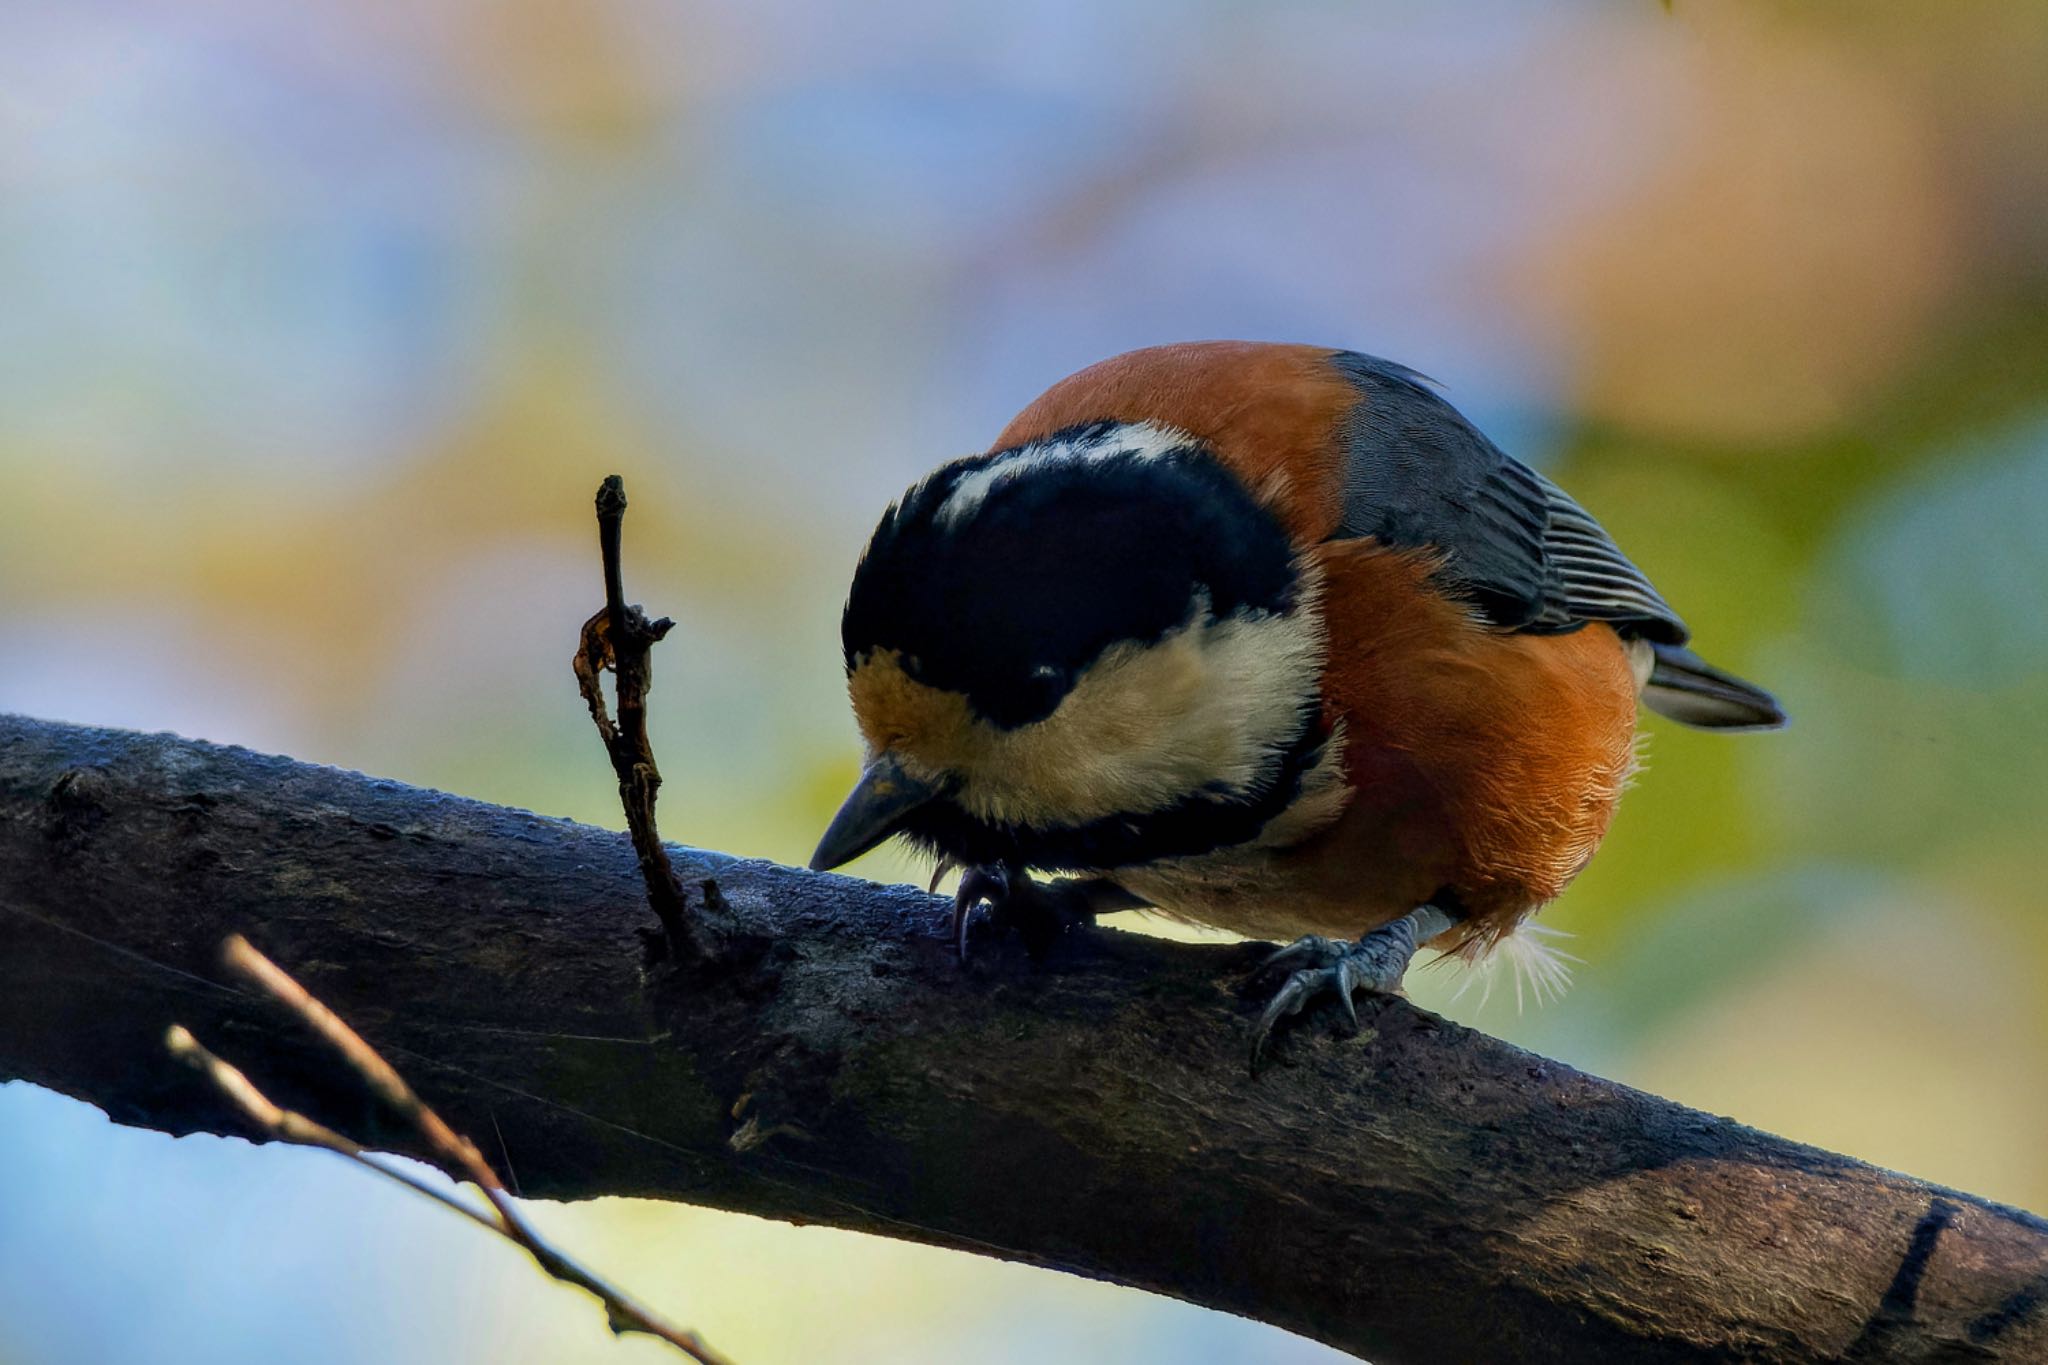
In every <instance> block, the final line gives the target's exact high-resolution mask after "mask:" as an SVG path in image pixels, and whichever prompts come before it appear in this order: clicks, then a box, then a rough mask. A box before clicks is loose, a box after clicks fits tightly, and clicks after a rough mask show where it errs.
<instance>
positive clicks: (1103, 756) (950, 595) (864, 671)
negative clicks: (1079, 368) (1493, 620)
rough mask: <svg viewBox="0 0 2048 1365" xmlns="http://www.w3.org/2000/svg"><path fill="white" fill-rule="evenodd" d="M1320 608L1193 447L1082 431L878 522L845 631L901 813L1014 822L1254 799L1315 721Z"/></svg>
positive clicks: (1160, 432) (1028, 450)
mask: <svg viewBox="0 0 2048 1365" xmlns="http://www.w3.org/2000/svg"><path fill="white" fill-rule="evenodd" d="M1313 596H1314V593H1313V587H1312V585H1311V584H1309V583H1308V582H1306V581H1305V580H1304V577H1303V571H1302V567H1301V564H1300V562H1299V557H1298V553H1297V549H1296V547H1295V546H1294V545H1293V544H1292V542H1291V541H1290V540H1289V538H1288V535H1287V533H1286V530H1285V529H1284V527H1282V525H1281V524H1280V522H1279V521H1278V519H1277V518H1276V517H1275V516H1274V515H1273V513H1272V512H1271V511H1270V510H1269V509H1268V508H1267V507H1265V506H1264V505H1263V504H1262V503H1261V501H1260V500H1259V499H1258V498H1257V497H1255V496H1254V494H1253V492H1252V490H1250V489H1248V488H1247V487H1246V486H1245V485H1244V484H1243V482H1242V481H1240V480H1239V479H1238V478H1237V476H1236V475H1235V474H1233V473H1232V472H1231V471H1230V470H1229V469H1228V468H1227V467H1226V466H1224V465H1223V464H1222V463H1221V462H1219V461H1218V460H1217V459H1215V457H1214V456H1213V455H1212V454H1210V453H1209V452H1208V451H1207V450H1206V449H1204V448H1203V447H1202V446H1201V445H1200V444H1199V443H1197V442H1196V441H1194V440H1193V439H1192V438H1190V437H1187V436H1185V435H1182V434H1180V433H1177V432H1174V431H1172V430H1169V429H1166V428H1162V427H1159V426H1155V425H1152V424H1149V423H1116V422H1096V423H1091V424H1088V425H1085V426H1077V427H1071V428H1068V429H1067V430H1064V431H1061V432H1058V433H1055V434H1054V435H1052V436H1048V437H1046V438H1044V439H1042V440H1038V441H1034V442H1032V443H1030V444H1028V445H1024V446H1019V447H1015V448H1012V449H1006V450H999V451H995V452H992V453H990V454H986V455H977V456H972V457H970V458H967V459H963V460H958V461H955V462H954V463H952V464H949V465H946V466H945V467H943V468H941V469H939V470H937V471H936V472H934V473H933V474H931V475H930V476H929V477H927V478H926V479H924V480H923V481H922V482H920V483H919V484H917V485H916V486H915V487H913V488H912V489H911V490H910V491H909V492H908V493H906V494H905V495H904V497H903V498H902V500H901V501H900V502H898V503H897V504H896V505H895V506H894V507H892V508H890V509H889V511H888V512H887V513H886V514H885V515H884V516H883V518H882V521H881V524H880V525H879V526H878V527H877V528H876V530H875V534H874V536H873V538H872V539H871V540H870V542H869V544H868V547H867V551H866V553H865V554H864V555H863V556H862V558H861V562H860V567H859V568H858V570H857V571H856V572H855V575H854V580H853V586H852V589H851V591H850V593H849V596H848V599H847V605H846V614H845V618H844V621H843V623H842V636H843V639H844V644H845V650H846V666H847V674H848V678H849V686H850V689H851V691H852V695H853V702H854V711H855V715H856V718H857V719H858V721H859V723H860V726H861V729H862V732H863V734H864V735H865V737H866V739H867V741H868V745H869V748H870V751H871V753H872V754H873V755H874V757H875V758H876V760H877V761H880V762H887V763H890V764H893V765H895V768H896V769H897V771H895V772H894V773H892V774H889V775H887V777H886V781H885V783H884V785H889V786H891V788H892V790H894V791H895V792H896V793H897V797H898V799H899V800H901V801H904V802H909V801H912V800H913V799H914V795H915V794H916V793H918V792H922V793H923V795H924V796H925V797H926V798H930V797H931V795H932V793H934V792H937V793H941V794H942V796H943V800H944V801H945V802H949V803H951V804H952V805H953V806H954V807H956V808H957V809H959V810H960V811H963V812H965V813H966V814H967V815H968V816H971V817H972V818H974V819H977V820H982V821H988V822H992V823H994V824H998V825H1004V826H1012V827H1019V826H1029V827H1052V826H1073V825H1077V824H1081V823H1084V822H1087V821H1090V820H1098V819H1105V818H1117V817H1121V816H1129V815H1139V814H1144V813H1146V812H1149V811H1153V810H1157V809H1160V808H1163V807H1165V806H1168V805H1171V804H1173V803H1174V802H1177V801H1182V800H1185V799H1187V798H1189V797H1190V796H1191V795H1194V794H1200V793H1230V792H1242V791H1246V790H1251V789H1255V788H1257V787H1258V786H1259V785H1260V783H1261V782H1262V781H1263V780H1264V778H1265V775H1266V769H1267V767H1268V765H1269V762H1270V761H1271V760H1272V758H1273V755H1274V753H1275V751H1276V750H1281V749H1285V748H1286V747H1287V746H1288V745H1289V744H1290V743H1292V742H1293V741H1295V740H1296V739H1297V738H1298V737H1299V735H1300V733H1301V731H1302V729H1303V726H1304V724H1305V722H1304V719H1303V717H1304V715H1305V714H1306V712H1307V711H1308V710H1309V709H1311V708H1312V706H1313V703H1314V698H1315V692H1316V686H1315V684H1316V677H1317V675H1318V673H1319V671H1320V664H1321V626H1320V621H1319V619H1318V618H1317V616H1316V613H1315V611H1314V609H1313V601H1312V599H1313ZM864 785H865V784H864ZM881 826H886V827H887V828H884V830H883V833H882V834H878V835H876V836H875V839H876V840H878V839H879V838H881V837H886V833H887V832H890V831H892V830H893V829H896V828H904V827H906V826H905V824H903V823H900V822H899V823H891V821H888V820H884V821H882V822H881ZM881 826H877V827H881ZM869 832H872V831H869ZM912 832H915V831H914V830H913V831H912ZM870 842H873V840H871V841H870ZM830 843H831V840H830V837H829V836H828V844H830ZM846 847H851V844H847V845H846ZM829 851H831V852H840V851H843V849H840V848H833V849H831V850H829ZM949 851H950V850H949ZM827 852H828V849H826V848H821V849H820V858H821V859H823V858H824V857H825V856H826V854H827ZM847 856H851V855H850V854H848V855H847Z"/></svg>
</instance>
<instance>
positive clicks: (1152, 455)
mask: <svg viewBox="0 0 2048 1365" xmlns="http://www.w3.org/2000/svg"><path fill="white" fill-rule="evenodd" d="M1192 444H1194V437H1192V436H1189V435H1188V434H1187V433H1186V432H1183V431H1176V430H1174V429H1173V428H1172V427H1166V426H1160V425H1159V424H1157V423H1155V422H1123V423H1119V424H1117V425H1115V426H1111V427H1107V428H1103V429H1101V430H1091V431H1089V432H1085V433H1082V434H1080V435H1077V436H1074V437H1070V438H1068V439H1066V440H1057V441H1037V442H1034V443H1032V444H1031V445H1027V446H1019V447H1018V448H1017V449H1015V450H1013V451H1010V452H1008V453H1007V454H1005V455H1003V456H1002V457H1001V458H999V459H996V460H993V461H991V462H990V463H988V464H987V465H984V466H983V467H982V468H980V469H977V470H975V471H974V472H973V473H972V474H967V475H963V476H962V477H961V479H960V481H959V482H957V483H955V484H954V485H953V491H952V492H951V493H949V494H947V495H946V500H945V501H944V502H943V503H941V504H939V510H938V512H937V514H936V518H935V519H936V521H937V524H938V525H939V526H940V527H942V528H944V529H946V530H949V531H950V530H957V529H959V527H960V526H962V525H963V524H965V523H966V522H969V521H971V520H973V519H974V516H975V514H976V513H978V512H980V511H981V508H982V504H984V503H986V502H987V501H988V497H989V494H991V493H993V492H994V491H995V490H996V489H997V488H999V487H1001V486H1002V485H1004V484H1006V483H1011V482H1014V481H1015V480H1017V479H1020V478H1022V477H1024V476H1025V475H1027V474H1031V473H1035V472H1037V471H1039V470H1042V469H1046V468H1048V467H1050V466H1054V465H1061V464H1085V463H1087V462H1089V461H1093V460H1106V459H1110V458H1112V457H1119V456H1121V457H1124V458H1130V459H1139V460H1153V459H1157V458H1159V457H1160V456H1161V455H1165V454H1167V453H1168V452H1169V451H1174V450H1180V449H1183V448H1185V447H1187V446H1190V445H1192Z"/></svg>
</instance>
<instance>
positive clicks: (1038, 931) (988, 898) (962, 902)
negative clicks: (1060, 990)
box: [953, 863, 1145, 961]
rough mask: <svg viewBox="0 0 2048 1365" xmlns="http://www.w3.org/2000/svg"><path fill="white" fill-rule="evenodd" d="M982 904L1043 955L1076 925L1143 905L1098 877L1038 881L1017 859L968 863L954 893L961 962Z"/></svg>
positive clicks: (991, 916)
mask: <svg viewBox="0 0 2048 1365" xmlns="http://www.w3.org/2000/svg"><path fill="white" fill-rule="evenodd" d="M984 903H986V904H987V905H988V909H989V919H990V921H991V922H992V923H993V924H994V925H995V926H996V927H997V928H998V929H1015V930H1016V931H1017V936H1018V937H1019V938H1021V939H1023V940H1024V947H1025V948H1026V949H1027V950H1028V951H1029V952H1030V954H1031V956H1032V957H1034V958H1039V957H1044V956H1045V954H1046V951H1047V950H1048V949H1049V948H1051V947H1052V945H1053V942H1054V940H1056V939H1057V938H1059V936H1060V935H1061V934H1063V933H1065V932H1066V931H1067V930H1068V929H1070V928H1072V927H1073V926H1074V925H1076V924H1092V923H1093V922H1094V921H1095V917H1096V916H1097V915H1100V914H1106V913H1108V912H1109V911H1111V910H1134V909H1137V908H1139V907H1140V906H1143V905H1144V904H1145V902H1144V901H1142V900H1140V899H1138V898H1137V897H1136V896H1133V895H1132V894H1131V893H1130V892H1128V891H1126V890H1124V889H1123V888H1122V887H1120V886H1118V885H1117V884H1116V883H1115V882H1112V881H1107V880H1105V879H1103V878H1101V877H1061V878H1059V879H1058V880H1057V881H1050V882H1040V881H1033V880H1032V878H1031V874H1030V873H1028V872H1026V871H1025V870H1024V868H1023V867H1022V866H1021V865H1019V864H1017V863H990V864H988V865H986V866H983V867H970V868H968V869H967V870H966V871H964V872H962V873H961V874H960V887H959V889H958V890H957V891H955V892H954V893H953V943H954V946H955V947H956V948H957V949H958V950H959V953H960V957H961V959H962V960H963V961H965V960H966V957H967V932H968V930H969V928H970V927H972V925H973V923H974V919H975V913H974V912H975V911H976V910H977V909H979V908H980V907H981V906H982V905H983V904H984Z"/></svg>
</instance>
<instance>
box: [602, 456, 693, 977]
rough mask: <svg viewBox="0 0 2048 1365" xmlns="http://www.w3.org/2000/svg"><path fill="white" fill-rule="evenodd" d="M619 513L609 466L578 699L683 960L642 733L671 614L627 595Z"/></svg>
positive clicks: (670, 939) (658, 912)
mask: <svg viewBox="0 0 2048 1365" xmlns="http://www.w3.org/2000/svg"><path fill="white" fill-rule="evenodd" d="M625 518H626V484H625V481H624V480H623V479H621V478H620V477H619V476H618V475H616V474H613V475H611V476H609V477H608V478H606V479H605V481H604V482H603V483H602V484H600V485H599V486H598V490H597V539H598V549H599V551H600V553H601V554H602V555H603V557H604V596H605V604H604V609H603V610H602V611H600V612H598V613H597V614H596V615H595V616H592V617H591V618H590V619H589V620H588V621H585V622H584V623H583V633H582V636H581V638H580V640H579V643H578V644H577V648H576V658H575V661H574V663H575V669H576V685H577V689H578V690H579V691H581V692H582V694H583V701H584V703H585V705H587V706H589V707H590V718H591V720H592V721H594V722H596V724H597V732H598V735H599V736H600V737H601V738H602V739H603V740H604V747H605V752H606V753H607V754H609V755H610V756H611V760H612V771H613V772H615V773H617V774H618V778H619V800H620V802H621V804H623V805H624V806H625V808H626V827H627V828H628V829H629V830H630V831H631V832H632V835H633V851H634V853H636V854H637V855H639V859H640V875H641V877H642V878H643V879H644V880H645V881H646V883H647V900H648V904H650V905H651V906H652V907H653V908H654V913H655V916H656V917H657V918H658V919H660V921H661V930H662V943H663V946H664V947H665V948H666V950H667V954H668V956H669V957H670V958H672V959H673V960H675V961H678V962H682V961H686V960H688V959H689V958H691V957H693V956H695V953H696V937H695V935H694V933H693V932H692V930H691V926H690V914H689V902H688V899H687V898H686V896H685V895H684V892H683V886H682V883H681V882H680V881H678V880H677V878H676V874H675V868H674V867H672V866H671V865H670V863H669V857H668V850H667V849H666V848H665V847H663V845H662V842H661V835H660V833H659V832H658V831H657V830H656V828H655V824H654V802H655V798H656V796H657V795H658V794H659V793H660V791H661V770H660V769H659V768H657V767H655V764H654V748H653V746H652V745H651V744H650V743H649V742H648V739H647V689H648V688H649V686H651V685H652V683H653V668H652V663H651V660H650V653H651V651H652V649H653V646H654V645H655V643H656V642H657V641H659V640H660V639H661V638H662V637H663V636H665V635H667V634H668V633H669V631H670V630H671V629H672V628H673V627H674V625H675V622H673V621H671V620H669V618H668V617H666V616H664V617H662V618H661V619H660V620H658V621H649V620H648V619H647V614H646V613H645V612H643V611H641V609H640V608H639V607H637V606H629V605H628V604H627V602H626V589H625V571H624V569H623V568H622V567H621V563H620V549H619V542H620V535H621V529H622V527H623V524H624V522H625ZM607 668H609V669H611V670H612V673H613V675H614V676H615V677H616V679H617V691H618V709H619V714H618V720H617V721H616V722H614V721H613V719H612V716H611V712H610V711H609V709H607V707H606V706H605V700H604V688H603V686H602V684H601V682H600V676H601V675H602V674H603V672H604V670H605V669H607Z"/></svg>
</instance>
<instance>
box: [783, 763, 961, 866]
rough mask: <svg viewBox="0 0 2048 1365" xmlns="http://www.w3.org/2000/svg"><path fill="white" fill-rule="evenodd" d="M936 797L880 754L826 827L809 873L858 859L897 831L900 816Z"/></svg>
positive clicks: (926, 784)
mask: <svg viewBox="0 0 2048 1365" xmlns="http://www.w3.org/2000/svg"><path fill="white" fill-rule="evenodd" d="M938 794H939V789H938V788H937V787H935V786H933V785H932V784H931V783H929V782H923V781H920V780H918V779H917V778H915V777H912V776H911V775H910V774H909V773H906V772H904V771H903V767H902V765H901V764H899V763H897V761H896V760H895V759H893V758H891V757H889V756H888V755H887V754H884V755H882V756H881V757H880V758H878V759H876V760H875V761H874V762H873V763H870V764H868V770H867V771H866V772H864V773H862V774H861V775H860V781H859V782H857V783H855V784H854V788H853V791H852V792H850V793H849V794H848V795H847V798H846V802H845V804H844V805H842V806H840V808H839V814H837V815H835V816H833V817H832V823H831V824H830V825H828V826H826V828H825V837H824V838H822V839H820V840H818V851H817V852H816V853H813V854H812V855H811V870H812V871H813V872H824V871H826V870H828V869H830V868H835V867H837V866H839V865H840V864H841V863H844V862H851V861H852V860H853V859H855V858H858V857H859V856H860V855H861V854H863V853H865V852H867V851H868V850H869V849H871V848H873V847H874V846H875V845H876V844H879V843H881V842H882V840H884V839H886V838H888V837H889V836H890V835H892V834H894V833H895V832H896V831H897V830H898V829H899V828H901V827H902V824H903V817H904V816H906V815H908V814H910V812H912V811H914V810H916V809H917V808H918V807H919V806H922V805H923V804H924V803H925V802H927V801H929V800H931V799H932V798H933V797H935V796H937V795H938Z"/></svg>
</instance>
